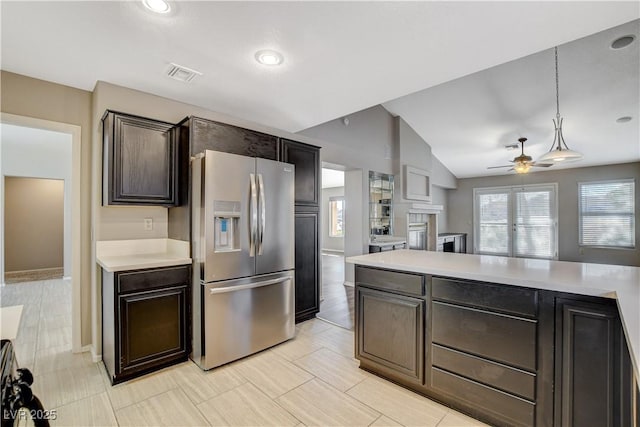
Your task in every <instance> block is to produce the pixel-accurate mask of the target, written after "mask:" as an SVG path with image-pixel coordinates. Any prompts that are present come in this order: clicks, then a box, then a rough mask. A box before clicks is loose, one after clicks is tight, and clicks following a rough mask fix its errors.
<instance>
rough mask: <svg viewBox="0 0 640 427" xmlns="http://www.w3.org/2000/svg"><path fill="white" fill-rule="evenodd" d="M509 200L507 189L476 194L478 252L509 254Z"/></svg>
mask: <svg viewBox="0 0 640 427" xmlns="http://www.w3.org/2000/svg"><path fill="white" fill-rule="evenodd" d="M509 202H510V193H509V191H505V192H501V193H486V194H478V195H477V197H476V209H477V214H478V216H477V221H478V233H479V235H478V239H477V242H478V247H477V252H478V253H484V254H492V255H509V254H510V250H509V249H510V244H509V241H510V237H511V233H510V228H511V226H510V221H509V210H510V207H509V204H510V203H509Z"/></svg>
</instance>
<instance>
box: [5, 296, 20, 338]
mask: <svg viewBox="0 0 640 427" xmlns="http://www.w3.org/2000/svg"><path fill="white" fill-rule="evenodd" d="M22 308H23V306H21V305H12V306H10V307H1V308H0V339H3V340H14V339H16V336H17V335H18V328H19V327H20V319H21V318H22Z"/></svg>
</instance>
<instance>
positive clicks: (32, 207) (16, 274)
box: [4, 175, 70, 284]
mask: <svg viewBox="0 0 640 427" xmlns="http://www.w3.org/2000/svg"><path fill="white" fill-rule="evenodd" d="M64 186H65V180H64V179H48V178H30V177H18V176H6V175H5V177H4V208H5V211H4V266H5V268H4V269H5V272H4V283H5V284H11V283H21V282H35V281H39V280H50V279H62V277H63V275H64V255H65V251H64V240H65V239H64V237H65V233H64V229H65V227H64V225H65V224H64V223H65V221H64V217H65V197H64ZM67 215H68V213H67ZM68 234H69V233H68ZM69 237H70V236H67V238H68V240H70V239H69ZM69 274H70V273H69V272H67V275H69Z"/></svg>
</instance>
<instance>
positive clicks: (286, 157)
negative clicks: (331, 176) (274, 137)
mask: <svg viewBox="0 0 640 427" xmlns="http://www.w3.org/2000/svg"><path fill="white" fill-rule="evenodd" d="M280 150H281V152H282V156H281V160H282V161H283V162H286V163H293V164H294V165H295V166H296V189H295V201H296V206H300V205H306V206H318V203H319V196H320V188H319V185H320V149H319V148H318V147H314V146H313V145H308V144H303V143H301V142H296V141H291V140H288V139H280Z"/></svg>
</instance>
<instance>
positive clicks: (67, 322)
mask: <svg viewBox="0 0 640 427" xmlns="http://www.w3.org/2000/svg"><path fill="white" fill-rule="evenodd" d="M39 327H40V330H41V331H50V330H52V329H58V328H64V327H71V316H67V315H62V316H55V317H43V318H42V319H41V320H40V325H39Z"/></svg>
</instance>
